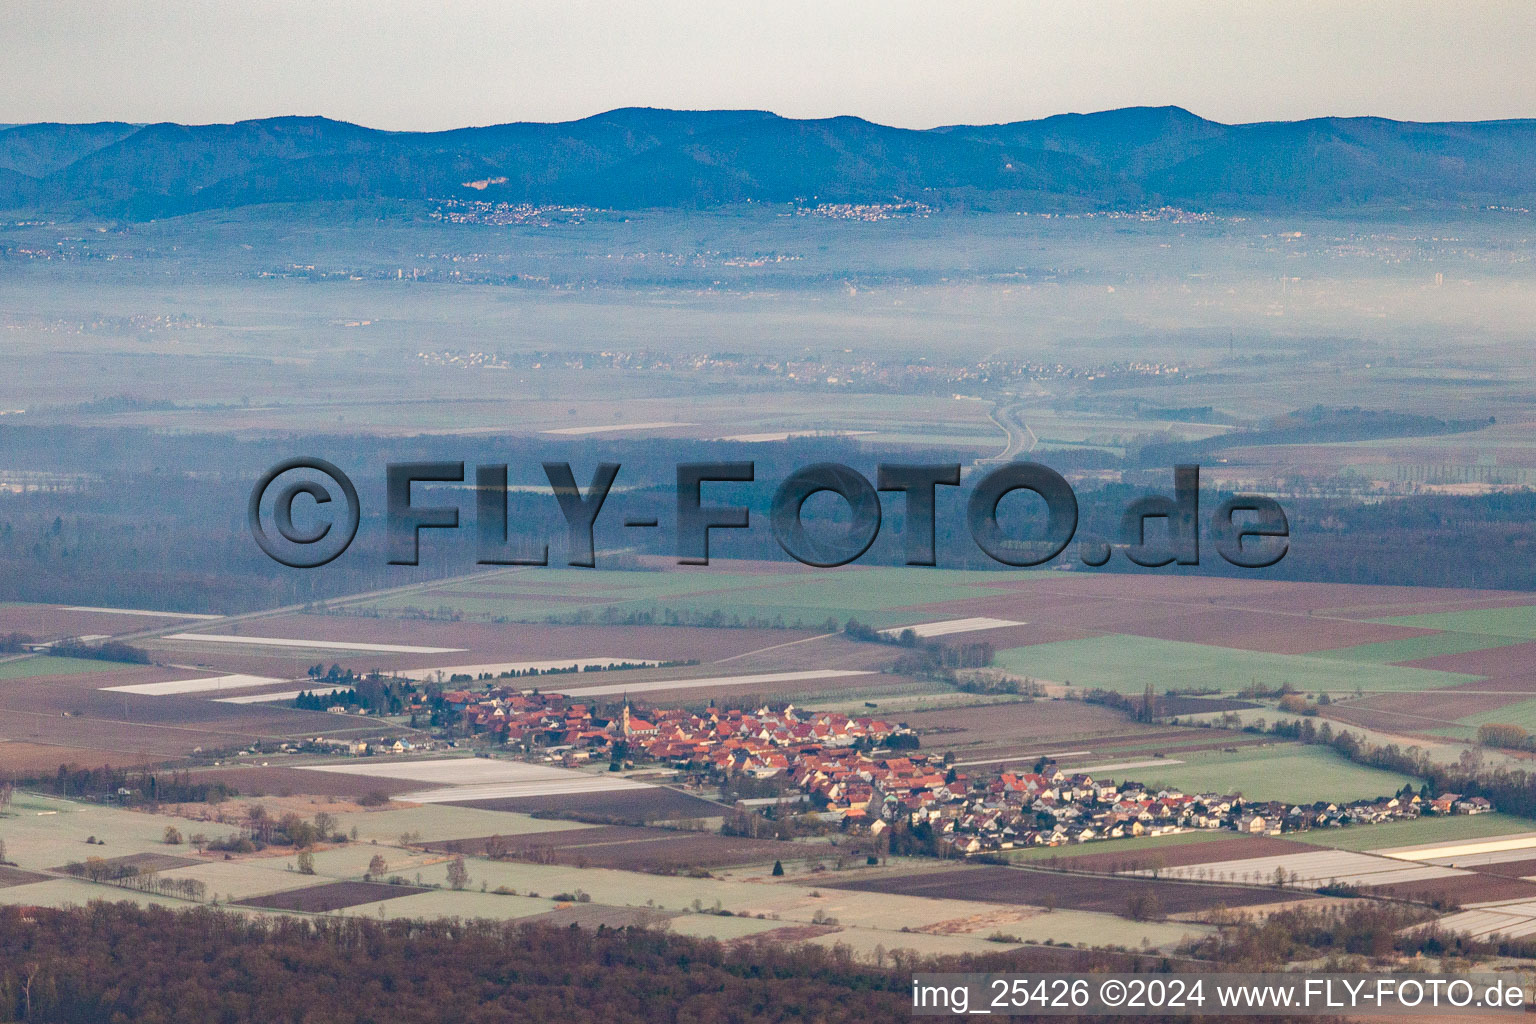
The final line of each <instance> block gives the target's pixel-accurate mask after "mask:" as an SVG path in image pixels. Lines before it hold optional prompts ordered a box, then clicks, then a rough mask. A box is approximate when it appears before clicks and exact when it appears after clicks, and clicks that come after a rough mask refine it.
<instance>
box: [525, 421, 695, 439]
mask: <svg viewBox="0 0 1536 1024" xmlns="http://www.w3.org/2000/svg"><path fill="white" fill-rule="evenodd" d="M692 426H695V424H692V423H672V422H668V421H666V420H661V421H658V422H656V423H605V424H604V425H602V426H600V427H557V428H555V429H554V430H541V431H539V433H541V434H561V435H564V436H566V437H577V436H580V435H582V434H613V433H617V432H619V431H627V430H662V429H664V428H666V427H692Z"/></svg>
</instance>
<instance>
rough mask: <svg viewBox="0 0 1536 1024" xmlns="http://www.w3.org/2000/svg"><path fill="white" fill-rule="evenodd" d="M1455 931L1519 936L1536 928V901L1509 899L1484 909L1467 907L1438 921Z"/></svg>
mask: <svg viewBox="0 0 1536 1024" xmlns="http://www.w3.org/2000/svg"><path fill="white" fill-rule="evenodd" d="M1436 923H1437V924H1438V925H1440V927H1442V928H1444V929H1446V930H1447V931H1452V932H1465V933H1466V934H1467V935H1470V936H1471V937H1472V938H1474V939H1486V938H1487V937H1488V936H1490V935H1493V934H1499V935H1504V936H1508V937H1509V938H1511V939H1517V938H1519V937H1521V936H1522V935H1529V934H1531V933H1532V932H1536V903H1508V904H1503V905H1501V906H1498V907H1487V908H1484V909H1481V910H1464V911H1462V912H1461V913H1459V914H1451V915H1449V916H1447V917H1442V918H1441V919H1440V920H1439V921H1437V922H1436Z"/></svg>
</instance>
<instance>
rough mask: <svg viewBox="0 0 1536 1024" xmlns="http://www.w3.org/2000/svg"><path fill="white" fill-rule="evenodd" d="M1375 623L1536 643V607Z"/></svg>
mask: <svg viewBox="0 0 1536 1024" xmlns="http://www.w3.org/2000/svg"><path fill="white" fill-rule="evenodd" d="M1373 621H1376V622H1381V623H1385V624H1388V625H1393V626H1416V627H1418V628H1420V629H1440V630H1447V631H1451V632H1456V633H1473V634H1478V635H1481V636H1487V637H1494V638H1497V639H1499V640H1504V641H1507V642H1511V643H1518V642H1520V641H1522V640H1536V604H1523V605H1511V606H1508V607H1504V608H1473V609H1467V610H1464V611H1450V612H1431V613H1426V614H1421V615H1397V616H1391V617H1388V618H1381V619H1375V620H1373ZM1485 646H1490V647H1491V646H1495V645H1494V644H1487V645H1485Z"/></svg>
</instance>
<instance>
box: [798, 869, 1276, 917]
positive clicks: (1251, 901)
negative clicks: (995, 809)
mask: <svg viewBox="0 0 1536 1024" xmlns="http://www.w3.org/2000/svg"><path fill="white" fill-rule="evenodd" d="M826 884H827V885H828V886H829V887H831V888H836V889H855V890H860V891H864V892H879V893H899V894H901V895H905V896H927V897H936V898H941V899H959V900H979V901H984V902H989V903H1022V904H1028V905H1030V906H1037V907H1038V906H1047V905H1051V904H1052V903H1054V905H1055V906H1057V907H1061V908H1063V909H1067V910H1092V911H1098V912H1101V913H1110V914H1116V913H1121V912H1123V911H1125V909H1126V907H1127V906H1128V905H1129V903H1130V901H1131V900H1132V898H1133V897H1155V898H1156V899H1157V901H1158V903H1160V904H1161V906H1162V908H1163V910H1165V911H1166V912H1168V913H1170V914H1175V913H1184V912H1187V911H1198V910H1211V909H1214V908H1216V907H1246V906H1258V905H1262V904H1266V903H1277V902H1282V901H1285V900H1290V899H1294V898H1296V896H1297V894H1296V893H1291V892H1280V891H1276V890H1274V889H1263V888H1258V887H1251V888H1250V887H1243V886H1231V885H1203V884H1196V883H1189V882H1164V881H1161V880H1158V879H1150V878H1122V877H1119V876H1115V877H1106V876H1089V875H1074V874H1064V873H1062V872H1055V871H1036V870H1029V869H1025V868H1007V867H974V868H954V869H941V870H931V871H920V872H914V873H911V874H881V875H878V876H875V877H870V878H867V879H859V880H856V881H847V882H829V883H826Z"/></svg>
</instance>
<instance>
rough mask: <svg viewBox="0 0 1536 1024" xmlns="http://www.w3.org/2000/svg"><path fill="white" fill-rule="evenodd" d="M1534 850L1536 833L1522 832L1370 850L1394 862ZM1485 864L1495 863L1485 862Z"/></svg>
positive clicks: (1513, 858) (1522, 858) (1521, 858)
mask: <svg viewBox="0 0 1536 1024" xmlns="http://www.w3.org/2000/svg"><path fill="white" fill-rule="evenodd" d="M1532 849H1536V832H1522V833H1520V834H1519V835H1508V836H1501V837H1499V838H1497V839H1483V840H1478V841H1475V842H1452V843H1432V844H1426V845H1422V846H1398V847H1394V848H1392V849H1388V850H1372V851H1371V852H1372V853H1376V854H1379V855H1381V856H1383V857H1391V858H1393V859H1395V860H1427V861H1440V860H1447V859H1449V858H1452V857H1456V858H1461V857H1476V856H1478V855H1480V854H1489V853H1510V852H1513V851H1515V850H1524V851H1530V850H1532ZM1506 859H1507V860H1524V859H1525V858H1524V857H1508V858H1506ZM1485 863H1490V864H1492V863H1497V861H1487V862H1485Z"/></svg>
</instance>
